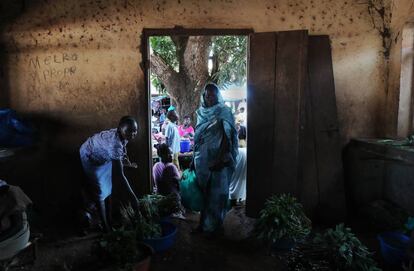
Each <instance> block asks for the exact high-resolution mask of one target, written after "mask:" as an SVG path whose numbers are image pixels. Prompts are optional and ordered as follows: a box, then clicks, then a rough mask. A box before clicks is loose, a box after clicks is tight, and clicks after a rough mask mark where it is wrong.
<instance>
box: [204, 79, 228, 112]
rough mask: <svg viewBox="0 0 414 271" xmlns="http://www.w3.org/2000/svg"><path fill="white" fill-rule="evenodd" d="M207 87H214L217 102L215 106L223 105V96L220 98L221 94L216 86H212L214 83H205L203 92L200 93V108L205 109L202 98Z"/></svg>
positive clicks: (205, 105)
mask: <svg viewBox="0 0 414 271" xmlns="http://www.w3.org/2000/svg"><path fill="white" fill-rule="evenodd" d="M209 87H212V88H214V87H215V88H216V89H217V92H216V94H217V101H218V102H217V104H224V99H223V96H221V93H220V90H219V88H218V86H217V85H216V84H214V83H207V84H206V85H205V86H204V87H203V91H202V93H201V106H202V107H204V108H207V104H206V101H205V99H204V96H205V94H206V92H207V88H209ZM212 107H214V106H212Z"/></svg>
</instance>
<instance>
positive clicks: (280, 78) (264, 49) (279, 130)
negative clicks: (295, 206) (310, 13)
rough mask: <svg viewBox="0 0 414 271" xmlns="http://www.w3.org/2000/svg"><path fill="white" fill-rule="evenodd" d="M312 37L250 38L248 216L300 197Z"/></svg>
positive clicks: (297, 33)
mask: <svg viewBox="0 0 414 271" xmlns="http://www.w3.org/2000/svg"><path fill="white" fill-rule="evenodd" d="M307 51H308V35H307V31H302V30H301V31H287V32H277V33H274V32H272V33H257V34H252V35H250V54H249V74H248V99H247V101H248V105H247V106H248V114H249V115H248V120H249V125H248V137H249V138H248V158H247V159H248V161H247V202H246V204H247V205H246V211H247V215H249V216H252V217H256V216H257V215H258V213H259V211H260V210H261V209H262V208H263V205H264V202H265V200H266V199H267V198H268V197H269V196H271V195H272V194H281V193H289V194H291V195H293V196H297V197H298V194H299V188H300V187H301V184H300V183H299V182H300V179H301V174H300V173H301V172H302V171H301V168H302V166H301V150H302V148H301V143H300V142H301V139H302V135H303V131H304V126H303V117H304V116H305V114H304V113H303V112H304V108H305V103H304V99H303V97H304V93H305V92H304V90H305V82H306V78H307Z"/></svg>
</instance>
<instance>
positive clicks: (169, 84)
mask: <svg viewBox="0 0 414 271" xmlns="http://www.w3.org/2000/svg"><path fill="white" fill-rule="evenodd" d="M171 39H172V40H173V42H174V44H175V46H176V48H177V59H178V61H179V71H178V72H176V71H175V70H174V69H173V68H172V67H170V66H169V65H167V64H166V62H165V61H164V60H163V59H162V58H161V57H160V56H158V55H157V54H156V52H155V54H153V55H151V62H150V64H151V72H152V73H153V74H155V75H156V76H157V77H158V78H159V79H160V80H161V81H162V83H163V84H164V85H165V87H166V88H167V92H168V94H169V95H170V97H171V98H172V101H173V104H174V106H175V107H176V108H177V113H178V115H179V117H180V121H182V119H183V117H184V116H191V117H192V119H193V122H195V119H194V118H195V111H196V109H197V108H198V107H199V105H200V95H201V91H202V88H203V86H204V85H205V84H206V81H207V80H208V77H209V74H208V55H209V51H210V45H211V37H208V36H191V37H178V36H172V37H171Z"/></svg>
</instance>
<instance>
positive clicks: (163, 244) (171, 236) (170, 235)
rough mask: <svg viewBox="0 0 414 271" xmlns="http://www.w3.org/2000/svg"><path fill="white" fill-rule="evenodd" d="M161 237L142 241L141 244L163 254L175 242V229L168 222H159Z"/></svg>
mask: <svg viewBox="0 0 414 271" xmlns="http://www.w3.org/2000/svg"><path fill="white" fill-rule="evenodd" d="M161 230H162V236H161V237H160V238H152V239H144V240H143V242H144V243H145V244H147V245H149V246H150V247H152V249H153V250H154V251H155V253H159V252H163V251H165V250H167V249H169V248H170V247H171V246H172V245H173V244H174V242H175V236H176V235H177V227H176V226H175V225H174V224H172V223H171V222H168V221H161Z"/></svg>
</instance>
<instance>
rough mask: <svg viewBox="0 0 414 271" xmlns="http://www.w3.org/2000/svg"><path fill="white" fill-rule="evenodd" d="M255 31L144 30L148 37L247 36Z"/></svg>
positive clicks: (201, 29) (178, 28) (213, 29)
mask: <svg viewBox="0 0 414 271" xmlns="http://www.w3.org/2000/svg"><path fill="white" fill-rule="evenodd" d="M253 32H254V31H253V29H249V28H242V29H237V28H235V29H229V28H227V29H223V28H184V27H179V26H176V27H174V28H144V29H143V33H144V34H145V35H146V36H245V35H249V34H252V33H253Z"/></svg>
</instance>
